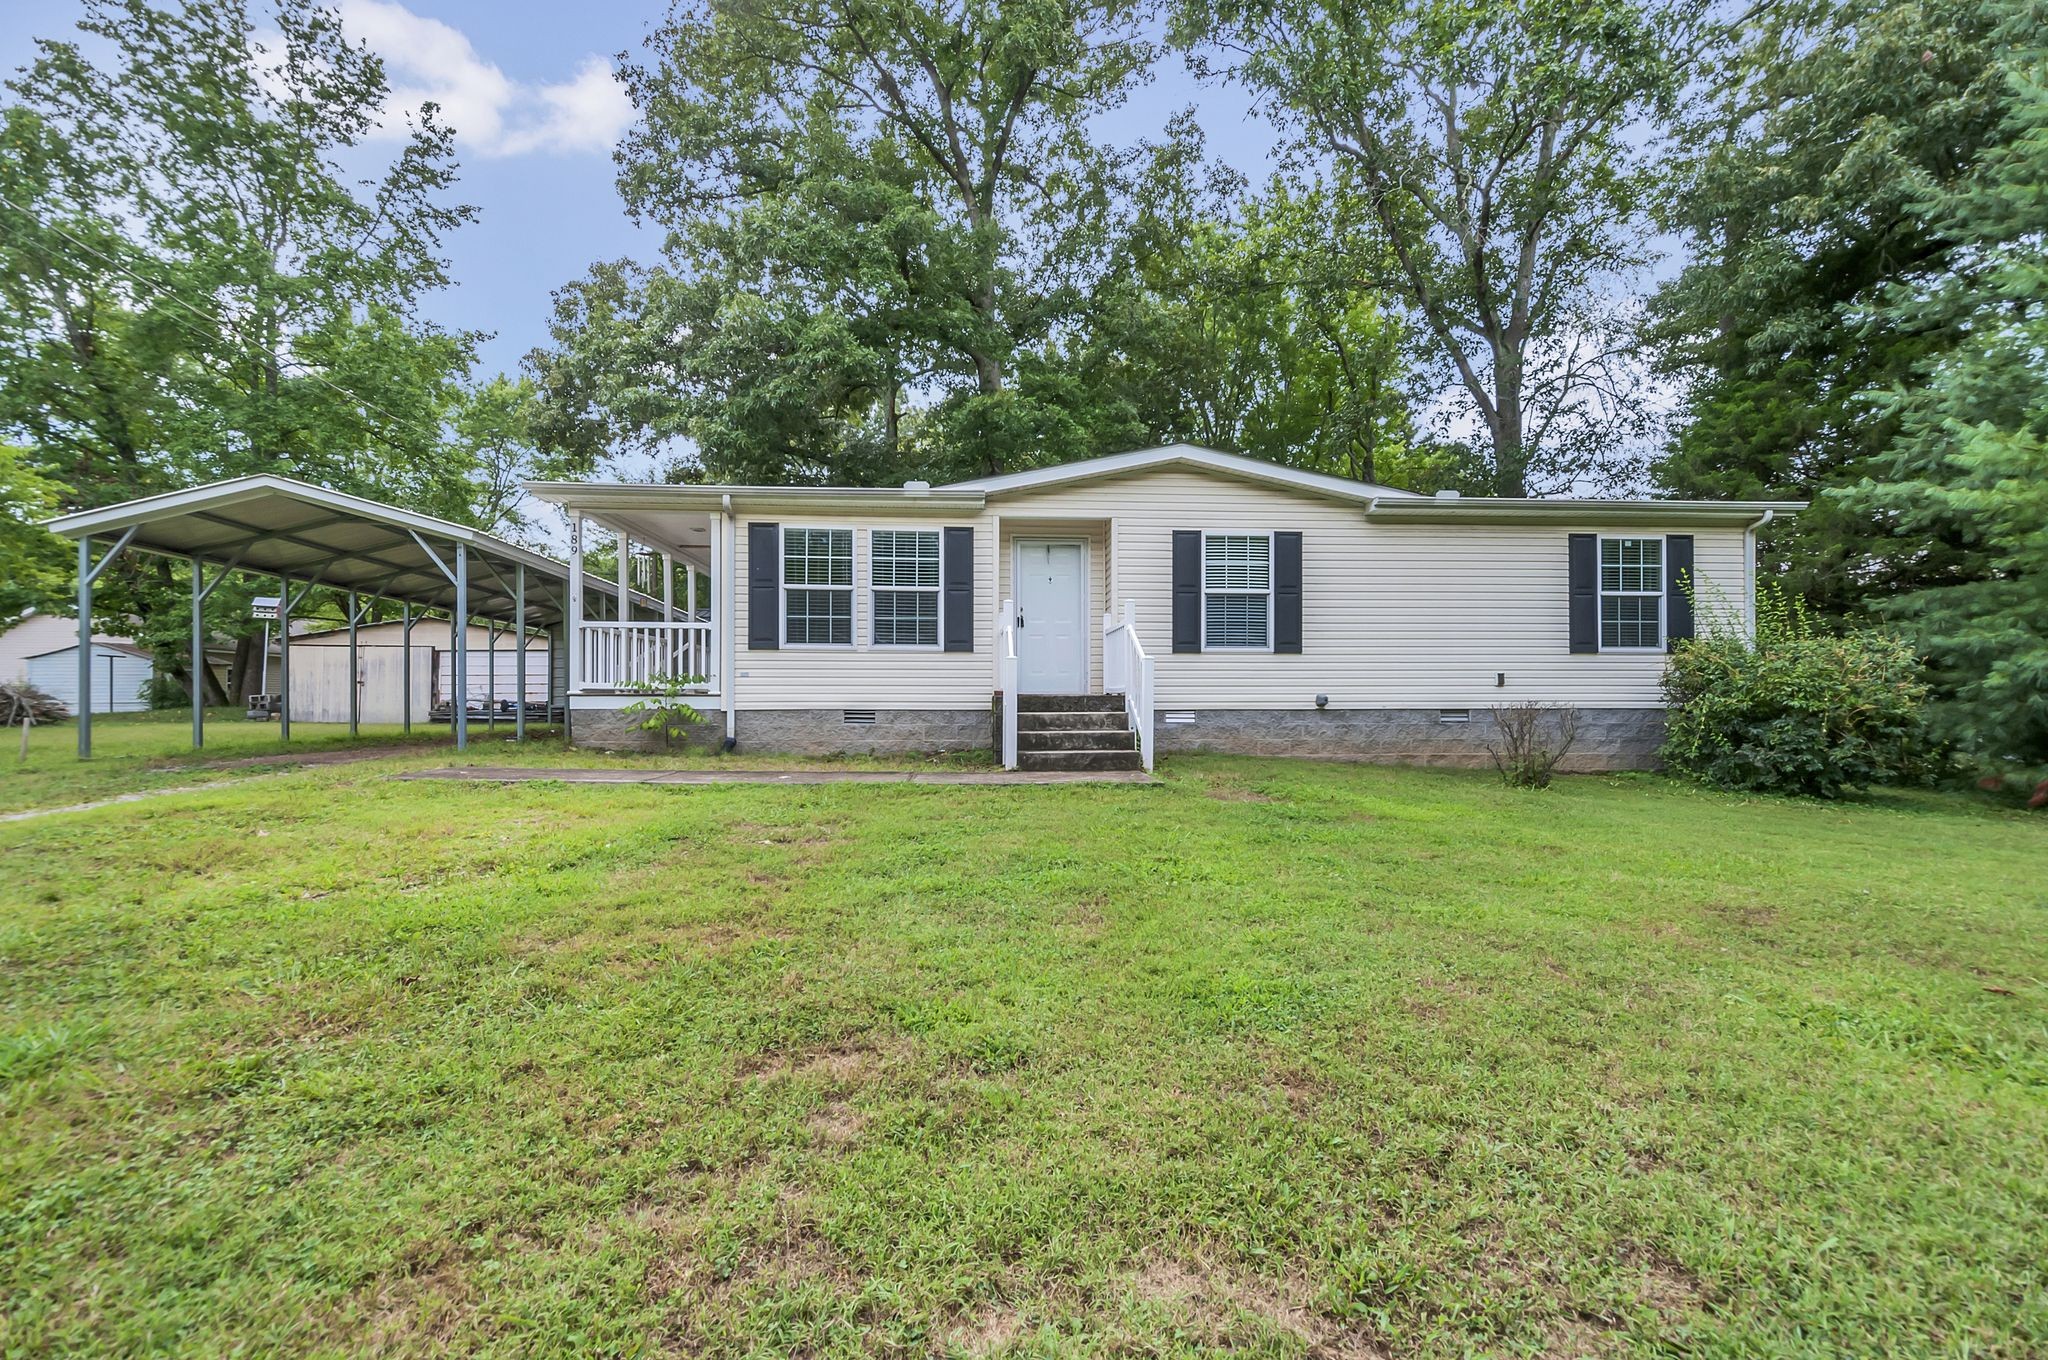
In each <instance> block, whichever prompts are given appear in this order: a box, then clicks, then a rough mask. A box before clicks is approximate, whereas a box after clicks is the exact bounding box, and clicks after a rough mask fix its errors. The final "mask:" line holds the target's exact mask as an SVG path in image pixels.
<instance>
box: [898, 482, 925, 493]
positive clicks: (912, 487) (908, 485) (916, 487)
mask: <svg viewBox="0 0 2048 1360" xmlns="http://www.w3.org/2000/svg"><path fill="white" fill-rule="evenodd" d="M903 489H904V490H905V491H929V490H931V489H932V484H931V483H930V482H923V481H914V482H905V483H904V484H903Z"/></svg>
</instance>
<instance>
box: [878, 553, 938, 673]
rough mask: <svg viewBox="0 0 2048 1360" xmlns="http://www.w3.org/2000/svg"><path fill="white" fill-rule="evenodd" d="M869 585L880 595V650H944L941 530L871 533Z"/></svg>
mask: <svg viewBox="0 0 2048 1360" xmlns="http://www.w3.org/2000/svg"><path fill="white" fill-rule="evenodd" d="M868 584H869V586H870V587H871V588H872V590H873V592H874V594H873V596H872V599H873V602H874V603H873V622H874V645H875V646H877V647H936V646H938V645H939V531H938V530H937V529H874V530H871V531H869V533H868Z"/></svg>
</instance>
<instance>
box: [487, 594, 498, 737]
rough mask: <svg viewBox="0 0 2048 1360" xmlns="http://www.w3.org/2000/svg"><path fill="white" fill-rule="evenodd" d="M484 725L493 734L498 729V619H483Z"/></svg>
mask: <svg viewBox="0 0 2048 1360" xmlns="http://www.w3.org/2000/svg"><path fill="white" fill-rule="evenodd" d="M484 652H485V655H486V656H487V657H488V658H489V661H488V663H487V664H486V666H485V668H484V726H485V727H486V728H488V729H490V731H491V732H492V733H493V734H494V735H495V734H496V732H497V730H498V621H497V620H496V619H485V620H484Z"/></svg>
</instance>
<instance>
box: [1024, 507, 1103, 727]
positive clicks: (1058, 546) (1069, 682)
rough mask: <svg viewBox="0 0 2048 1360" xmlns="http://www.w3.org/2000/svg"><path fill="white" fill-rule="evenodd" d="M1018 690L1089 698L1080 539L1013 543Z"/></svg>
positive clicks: (1085, 596)
mask: <svg viewBox="0 0 2048 1360" xmlns="http://www.w3.org/2000/svg"><path fill="white" fill-rule="evenodd" d="M1017 613H1018V615H1019V617H1021V618H1022V620H1023V625H1022V627H1020V628H1019V629H1018V638H1017V689H1018V691H1019V692H1020V693H1023V694H1086V693H1087V692H1088V545H1087V544H1086V543H1083V542H1081V541H1080V540H1079V539H1071V538H1063V539H1050V538H1020V539H1018V540H1017Z"/></svg>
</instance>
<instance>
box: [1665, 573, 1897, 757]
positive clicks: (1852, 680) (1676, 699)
mask: <svg viewBox="0 0 2048 1360" xmlns="http://www.w3.org/2000/svg"><path fill="white" fill-rule="evenodd" d="M1714 612H1715V611H1711V610H1708V611H1702V613H1703V615H1711V614H1713V613H1714ZM1703 621H1704V622H1705V623H1706V624H1707V625H1708V626H1706V627H1704V628H1703V629H1702V630H1701V635H1700V637H1698V638H1697V639H1694V640H1692V641H1687V642H1680V643H1679V644H1678V645H1677V647H1676V648H1674V649H1673V651H1672V655H1671V661H1670V665H1669V666H1668V667H1667V668H1666V670H1665V672H1664V695H1665V701H1666V703H1667V705H1668V709H1667V713H1666V717H1667V721H1668V723H1669V730H1668V732H1667V735H1666V736H1665V740H1664V750H1663V757H1664V764H1665V766H1666V768H1668V769H1670V770H1671V771H1673V772H1674V773H1676V774H1681V775H1684V776H1686V777H1688V778H1691V779H1696V780H1699V781H1700V782H1701V783H1705V784H1712V785H1715V786H1716V787H1719V788H1727V789H1749V790H1756V791H1759V792H1768V793H1793V794H1807V795H1810V796H1813V797H1817V798H1835V797H1839V796H1840V795H1841V794H1842V792H1843V791H1844V790H1846V789H1860V788H1865V787H1867V786H1869V785H1871V784H1885V783H1896V782H1899V781H1901V780H1905V779H1910V778H1913V777H1915V776H1917V775H1919V774H1921V773H1923V772H1925V771H1926V770H1927V769H1928V767H1929V766H1930V764H1931V755H1932V753H1931V750H1930V745H1929V741H1928V737H1927V726H1926V705H1927V692H1928V691H1927V683H1926V680H1925V679H1924V677H1923V674H1922V670H1921V665H1920V659H1919V658H1918V657H1917V656H1916V655H1915V654H1914V652H1913V649H1912V648H1911V647H1910V646H1909V645H1908V644H1907V643H1906V642H1905V641H1904V640H1903V639H1900V638H1897V637H1894V636H1892V635H1891V634H1889V633H1880V632H1852V633H1846V634H1843V635H1840V636H1835V635H1831V634H1827V633H1822V632H1820V631H1818V630H1817V629H1815V628H1814V627H1813V626H1812V625H1811V624H1810V623H1809V622H1808V621H1807V619H1806V617H1805V616H1804V614H1803V613H1802V612H1801V610H1800V609H1799V607H1798V604H1797V602H1796V601H1789V600H1787V599H1786V598H1785V597H1784V596H1783V595H1782V594H1781V593H1779V592H1777V591H1775V590H1773V589H1772V588H1771V587H1769V586H1768V585H1767V586H1765V587H1764V588H1763V589H1762V590H1760V591H1758V593H1757V621H1756V627H1755V629H1754V630H1753V631H1752V630H1751V629H1749V628H1748V627H1747V626H1746V625H1745V623H1744V622H1743V621H1742V620H1740V619H1738V618H1736V617H1734V616H1733V614H1732V612H1729V611H1721V612H1720V617H1719V618H1712V617H1704V618H1703Z"/></svg>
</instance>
